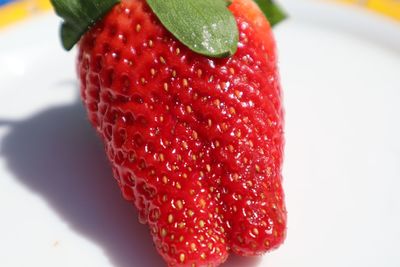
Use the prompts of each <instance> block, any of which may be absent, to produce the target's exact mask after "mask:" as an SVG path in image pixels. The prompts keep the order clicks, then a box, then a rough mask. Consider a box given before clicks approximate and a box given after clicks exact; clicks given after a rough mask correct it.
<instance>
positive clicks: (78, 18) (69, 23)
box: [51, 0, 120, 50]
mask: <svg viewBox="0 0 400 267" xmlns="http://www.w3.org/2000/svg"><path fill="white" fill-rule="evenodd" d="M119 2H120V1H119V0H102V1H98V0H97V1H96V0H84V1H82V0H51V3H52V5H53V7H54V9H55V11H56V13H57V15H59V16H60V17H61V18H62V19H63V20H64V21H63V23H62V26H61V40H62V44H63V46H64V48H65V49H66V50H71V49H72V47H73V46H74V45H75V44H76V43H77V42H78V41H79V40H80V39H81V37H82V35H83V34H85V32H86V31H87V30H88V29H89V28H90V27H91V26H93V25H94V24H95V23H96V22H97V21H99V20H100V19H102V18H103V17H104V15H105V14H106V13H107V12H108V11H109V10H110V9H111V8H112V7H114V5H116V4H117V3H119Z"/></svg>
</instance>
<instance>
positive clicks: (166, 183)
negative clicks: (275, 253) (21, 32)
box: [53, 0, 286, 267]
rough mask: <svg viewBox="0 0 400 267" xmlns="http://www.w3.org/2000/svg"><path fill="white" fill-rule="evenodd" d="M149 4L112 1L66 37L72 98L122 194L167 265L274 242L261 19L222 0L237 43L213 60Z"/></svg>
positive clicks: (277, 188)
mask: <svg viewBox="0 0 400 267" xmlns="http://www.w3.org/2000/svg"><path fill="white" fill-rule="evenodd" d="M211 1H221V0H211ZM156 2H157V1H148V2H146V1H144V0H123V1H121V2H120V3H112V4H110V5H109V6H108V7H107V12H103V13H107V14H106V15H105V16H104V17H103V18H101V19H99V20H98V21H97V23H95V25H93V26H91V27H90V29H89V30H88V31H87V32H85V33H84V34H83V36H82V37H80V36H79V38H75V39H78V40H79V39H80V40H79V44H78V51H79V55H78V60H77V70H78V76H79V81H80V87H81V96H82V100H83V103H84V105H85V107H86V109H87V112H88V116H89V119H90V122H91V123H92V125H93V126H94V127H95V129H96V130H97V132H98V133H99V135H100V136H101V138H102V140H103V141H104V145H105V149H106V153H107V156H108V158H109V160H110V162H111V164H112V168H113V174H114V177H115V179H116V181H117V183H118V185H119V187H120V188H121V190H122V192H123V196H124V197H125V199H126V200H128V201H130V202H131V203H133V204H134V205H135V206H136V207H137V208H138V210H139V215H140V216H139V217H140V221H141V222H142V223H147V224H148V225H149V228H150V232H151V234H152V236H153V240H154V243H155V246H156V248H157V250H158V252H159V253H160V254H161V255H162V257H163V258H164V259H165V261H166V263H167V264H168V266H190V267H194V266H218V265H219V264H221V263H223V262H224V261H225V260H226V259H227V257H228V254H229V252H230V251H233V252H234V253H237V254H240V255H244V256H253V255H260V254H262V253H264V252H267V251H270V250H272V249H274V248H277V247H278V246H279V245H280V244H281V243H282V242H283V240H284V238H285V231H286V209H285V204H284V195H283V189H282V183H281V182H282V175H281V167H282V160H283V146H284V138H283V123H284V122H283V119H284V118H283V107H282V101H281V100H282V99H281V89H280V84H279V76H278V69H277V64H276V63H277V59H276V48H275V41H274V38H273V34H272V31H271V28H270V24H269V23H268V21H267V19H266V17H265V16H264V14H263V13H262V11H261V10H260V8H259V7H258V6H257V4H256V3H255V2H253V1H252V0H234V1H232V3H230V4H229V6H228V7H225V4H224V6H223V8H224V9H226V10H227V11H228V12H227V13H229V14H230V15H233V16H232V18H234V22H236V23H234V25H236V26H235V27H237V31H238V33H237V37H238V42H236V44H235V45H236V46H235V47H234V48H233V49H228V50H229V51H230V52H229V53H220V54H218V55H214V56H213V55H211V54H210V53H209V52H204V51H203V53H201V51H200V52H199V51H194V50H195V49H191V47H190V44H189V45H188V43H189V42H187V43H185V44H184V43H183V42H184V41H182V40H186V39H185V38H179V37H180V35H179V33H178V34H177V33H176V31H174V30H169V29H167V26H166V25H168V23H166V22H163V18H164V17H163V16H165V13H162V14H161V15H156V14H155V13H157V11H158V10H159V9H157V5H158V4H157V3H156ZM160 2H162V1H160ZM166 2H168V1H166ZM171 2H172V1H171ZM206 2H207V1H206ZM155 3H156V4H155ZM221 3H222V2H221ZM53 4H54V5H55V6H56V9H57V1H53ZM159 4H160V3H159ZM160 5H162V4H160ZM264 8H265V7H264ZM58 13H59V14H61V15H62V13H63V12H62V11H59V12H58ZM96 16H97V15H96ZM64 17H65V16H64ZM164 20H165V19H164ZM235 29H236V28H235ZM64 35H65V34H64ZM64 37H65V36H64ZM76 41H77V40H76ZM206 41H207V40H206ZM64 45H65V43H64ZM193 47H195V46H193ZM69 48H70V47H69ZM211 50H212V49H211ZM228 50H227V51H228Z"/></svg>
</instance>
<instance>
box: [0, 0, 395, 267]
mask: <svg viewBox="0 0 400 267" xmlns="http://www.w3.org/2000/svg"><path fill="white" fill-rule="evenodd" d="M281 2H282V4H283V5H284V6H285V7H286V9H287V10H288V12H289V13H290V16H291V18H290V20H288V21H286V22H285V23H283V24H281V25H280V26H278V27H277V28H276V30H275V33H276V37H277V42H278V46H279V51H280V66H281V76H282V84H283V88H284V91H285V105H286V115H287V117H286V122H287V123H286V137H287V138H286V139H287V145H286V161H285V167H284V175H285V189H286V195H287V205H288V210H289V225H288V237H287V241H286V243H285V244H284V246H282V247H281V248H280V249H279V250H277V251H274V252H273V253H271V254H268V255H265V256H264V257H262V258H255V259H244V258H239V257H232V258H231V259H230V260H229V261H228V263H226V264H225V265H223V266H224V267H257V266H263V267H283V266H285V267H289V266H296V267H321V266H324V267H337V266H342V267H354V266H363V267H369V266H371V267H372V266H385V267H398V266H400V256H399V254H400V253H399V252H400V249H399V244H398V242H399V240H400V227H399V225H400V194H399V191H400V139H399V137H400V104H399V103H400V82H399V80H400V72H399V71H400V24H396V23H395V22H392V21H390V20H389V19H386V18H383V17H380V16H378V15H375V14H373V13H369V12H367V11H363V10H361V9H357V8H343V7H340V6H336V5H333V4H323V3H317V2H311V1H304V0H292V1H290V0H283V1H281ZM57 27H58V20H57V19H56V18H55V17H54V16H50V15H46V16H42V17H37V18H35V19H33V20H31V21H29V23H21V24H20V25H16V26H12V27H9V28H8V29H7V30H3V31H0V266H2V267H25V266H41V267H47V266H49V267H50V266H58V267H64V266H65V267H66V266H68V267H69V266H79V267H80V266H84V267H111V266H113V267H161V266H164V264H163V262H162V260H161V259H160V257H159V256H158V255H157V254H156V252H155V250H154V249H153V246H152V241H151V238H150V235H149V234H148V232H147V227H146V226H142V225H140V224H139V223H138V222H137V219H136V211H135V210H134V208H133V207H131V206H130V205H129V204H127V203H125V202H124V201H123V200H122V197H121V196H120V193H119V189H118V188H117V186H116V184H115V183H114V181H113V178H112V176H111V171H110V168H109V167H108V163H107V162H106V160H105V157H104V153H103V152H102V147H101V145H100V142H99V141H98V139H97V137H96V135H95V134H94V132H93V130H92V129H91V128H90V126H89V124H88V123H87V120H86V118H85V113H84V112H83V109H82V107H81V105H80V102H79V99H78V90H77V87H76V82H75V73H74V67H75V66H74V60H75V58H74V54H71V53H70V54H68V53H65V52H64V51H63V50H62V49H61V47H60V45H59V41H58V39H57V34H58V33H57V31H58V28H57Z"/></svg>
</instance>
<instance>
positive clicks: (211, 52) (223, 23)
mask: <svg viewBox="0 0 400 267" xmlns="http://www.w3.org/2000/svg"><path fill="white" fill-rule="evenodd" d="M147 3H148V4H149V6H150V7H151V9H152V10H153V12H154V13H155V14H156V15H157V17H158V18H159V19H160V21H161V23H162V24H163V25H164V26H165V27H166V28H167V29H168V30H169V31H170V32H171V33H172V34H173V35H174V36H175V37H176V38H177V39H178V40H179V41H181V42H182V43H183V44H184V45H186V46H187V47H189V48H190V49H191V50H193V51H194V52H196V53H199V54H201V55H205V56H209V57H216V58H222V57H228V56H231V55H233V54H234V53H235V52H236V50H237V45H238V40H239V31H238V27H237V24H236V20H235V18H234V16H233V14H232V13H231V12H230V11H229V10H228V9H227V7H226V1H225V0H147Z"/></svg>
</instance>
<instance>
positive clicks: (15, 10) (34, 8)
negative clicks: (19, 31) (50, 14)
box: [0, 0, 51, 28]
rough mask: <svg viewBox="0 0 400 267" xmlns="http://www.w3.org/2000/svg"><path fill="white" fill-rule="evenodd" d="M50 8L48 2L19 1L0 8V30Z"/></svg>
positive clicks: (42, 0)
mask: <svg viewBox="0 0 400 267" xmlns="http://www.w3.org/2000/svg"><path fill="white" fill-rule="evenodd" d="M50 8H51V4H50V1H49V0H20V1H15V2H12V3H8V4H5V5H3V6H1V7H0V28H1V27H3V26H5V25H8V24H10V23H12V22H16V21H19V20H21V19H23V18H26V17H28V16H31V15H32V14H35V13H37V12H40V11H43V10H48V9H50Z"/></svg>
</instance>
